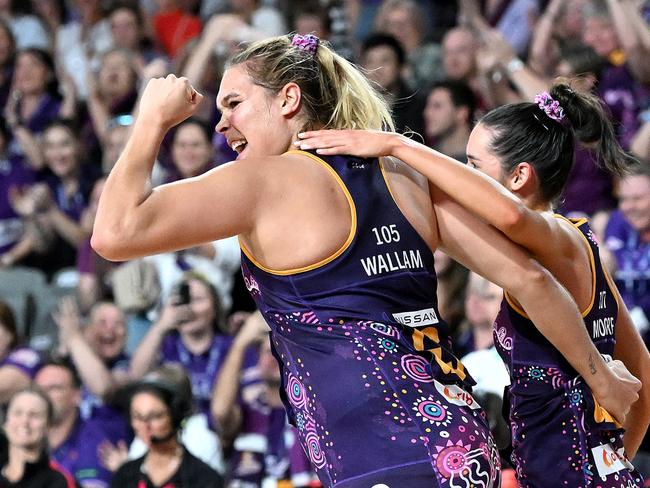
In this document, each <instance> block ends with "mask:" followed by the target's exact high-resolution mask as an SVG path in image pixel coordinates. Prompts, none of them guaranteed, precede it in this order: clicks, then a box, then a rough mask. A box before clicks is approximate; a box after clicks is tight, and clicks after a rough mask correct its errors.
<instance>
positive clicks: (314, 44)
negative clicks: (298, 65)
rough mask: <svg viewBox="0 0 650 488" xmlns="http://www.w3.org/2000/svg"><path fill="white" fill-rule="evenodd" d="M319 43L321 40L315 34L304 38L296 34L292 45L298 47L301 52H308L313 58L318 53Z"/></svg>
mask: <svg viewBox="0 0 650 488" xmlns="http://www.w3.org/2000/svg"><path fill="white" fill-rule="evenodd" d="M319 41H320V39H318V37H316V36H315V35H313V34H307V35H304V36H301V35H300V34H296V35H294V36H293V39H291V45H292V46H296V47H297V48H298V49H300V50H301V51H305V52H308V53H309V54H311V55H312V56H315V55H316V51H317V50H318V43H319Z"/></svg>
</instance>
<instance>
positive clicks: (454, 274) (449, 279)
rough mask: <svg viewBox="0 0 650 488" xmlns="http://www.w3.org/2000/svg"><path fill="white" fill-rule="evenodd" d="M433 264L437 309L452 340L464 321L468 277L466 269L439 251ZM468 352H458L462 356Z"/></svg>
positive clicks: (456, 335) (435, 254)
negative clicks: (447, 326)
mask: <svg viewBox="0 0 650 488" xmlns="http://www.w3.org/2000/svg"><path fill="white" fill-rule="evenodd" d="M433 256H434V258H435V261H434V264H435V269H436V275H437V276H438V289H437V290H436V292H437V296H438V309H439V310H440V315H442V316H443V317H445V321H446V322H447V323H448V324H449V327H450V329H451V331H452V336H453V337H454V338H457V337H458V334H459V333H460V327H461V324H462V322H463V320H464V319H465V291H466V289H467V280H468V277H469V271H468V269H467V268H466V267H465V266H463V265H462V264H460V263H458V261H454V260H453V259H451V258H450V257H449V256H447V255H446V254H445V253H444V252H442V251H440V250H439V249H437V250H436V252H435V253H434V255H433ZM467 352H469V351H462V350H459V351H458V352H457V354H458V355H459V356H462V355H463V354H465V353H467Z"/></svg>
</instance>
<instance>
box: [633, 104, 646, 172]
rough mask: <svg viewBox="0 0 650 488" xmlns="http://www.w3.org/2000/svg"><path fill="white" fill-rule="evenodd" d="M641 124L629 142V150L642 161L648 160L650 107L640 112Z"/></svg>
mask: <svg viewBox="0 0 650 488" xmlns="http://www.w3.org/2000/svg"><path fill="white" fill-rule="evenodd" d="M640 118H641V120H642V121H643V125H642V126H641V127H640V128H639V130H638V131H637V133H636V135H635V136H634V138H633V139H632V142H631V143H630V152H632V154H634V155H635V156H637V157H639V158H640V159H642V160H643V161H650V109H646V110H645V111H644V112H642V113H641V114H640Z"/></svg>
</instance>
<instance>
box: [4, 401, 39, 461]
mask: <svg viewBox="0 0 650 488" xmlns="http://www.w3.org/2000/svg"><path fill="white" fill-rule="evenodd" d="M47 417H48V405H47V403H46V401H45V399H43V398H42V397H41V396H39V395H37V394H36V393H34V392H30V391H23V392H21V393H18V394H17V395H16V396H14V397H13V399H12V400H11V402H10V403H9V409H8V410H7V417H6V419H5V423H4V428H5V432H6V434H7V439H8V440H9V444H10V445H12V446H15V447H18V448H22V449H29V450H31V449H37V448H39V447H40V446H42V445H43V444H44V441H45V438H46V436H47V428H48V418H47Z"/></svg>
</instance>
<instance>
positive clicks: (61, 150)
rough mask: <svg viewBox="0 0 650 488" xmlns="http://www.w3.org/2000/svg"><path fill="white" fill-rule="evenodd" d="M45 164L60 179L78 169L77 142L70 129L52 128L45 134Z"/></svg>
mask: <svg viewBox="0 0 650 488" xmlns="http://www.w3.org/2000/svg"><path fill="white" fill-rule="evenodd" d="M43 156H44V158H45V163H46V164H47V166H48V167H49V168H50V170H52V173H54V174H55V175H56V176H58V177H59V178H66V177H68V176H71V175H72V174H74V172H75V171H76V170H77V167H78V161H77V141H76V140H75V138H74V135H73V134H72V132H70V130H69V129H67V128H66V127H62V126H58V125H55V126H52V127H50V128H49V129H47V130H46V131H45V134H43Z"/></svg>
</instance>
